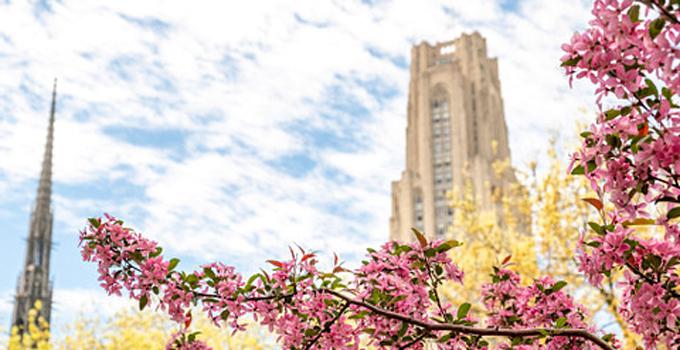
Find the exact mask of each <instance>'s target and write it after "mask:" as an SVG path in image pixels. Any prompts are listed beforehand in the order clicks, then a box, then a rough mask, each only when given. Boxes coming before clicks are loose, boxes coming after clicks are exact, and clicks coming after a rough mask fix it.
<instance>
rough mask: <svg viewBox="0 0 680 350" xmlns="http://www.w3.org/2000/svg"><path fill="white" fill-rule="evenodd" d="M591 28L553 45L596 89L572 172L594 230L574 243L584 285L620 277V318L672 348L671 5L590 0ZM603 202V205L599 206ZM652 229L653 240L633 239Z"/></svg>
mask: <svg viewBox="0 0 680 350" xmlns="http://www.w3.org/2000/svg"><path fill="white" fill-rule="evenodd" d="M593 16H594V19H593V20H592V21H591V22H590V27H589V28H588V29H586V30H585V31H584V32H582V33H576V34H574V36H573V37H572V39H571V42H570V43H568V44H564V45H563V46H562V48H563V50H564V51H565V52H566V55H565V56H564V57H563V58H562V66H563V67H565V70H566V73H567V75H568V76H569V81H570V84H571V81H572V79H574V78H576V79H588V80H590V82H592V83H593V84H595V85H596V95H597V102H598V107H599V108H600V110H601V113H600V115H599V117H598V119H597V121H596V122H595V123H594V124H593V125H591V126H590V128H589V129H588V130H587V131H585V132H583V133H582V134H581V136H583V138H584V141H583V145H582V147H581V149H580V150H579V151H578V152H577V153H576V154H574V156H573V165H572V167H573V169H572V173H573V174H583V175H585V176H586V177H587V178H588V179H589V180H590V183H591V186H592V188H593V190H595V192H596V193H597V194H598V197H599V198H598V199H593V200H592V201H591V204H593V203H594V206H595V207H596V208H597V210H598V211H599V212H600V214H601V216H602V222H601V223H590V224H589V225H590V227H591V228H592V233H591V234H589V235H587V236H586V235H584V237H583V238H582V239H581V244H580V248H579V256H578V260H579V262H580V266H581V270H582V271H583V272H584V273H585V274H586V276H587V277H588V279H589V280H590V281H591V283H593V284H595V285H600V283H601V282H602V280H603V279H604V278H611V277H610V276H612V271H613V270H616V269H624V270H626V275H625V278H624V281H623V282H622V283H621V284H620V287H621V288H622V289H621V293H622V302H621V313H622V314H623V315H625V316H627V317H628V321H629V322H630V324H631V327H632V329H633V330H634V331H636V332H638V333H639V334H641V335H642V336H643V337H644V339H645V342H646V346H647V347H649V348H655V347H656V346H657V344H659V343H665V344H666V346H668V347H670V348H676V347H678V346H679V345H680V342H679V340H678V333H680V325H679V324H678V323H677V322H676V318H677V315H678V310H677V304H678V299H679V298H680V294H679V293H678V291H677V290H676V289H677V287H678V285H679V284H678V283H679V281H678V275H677V272H676V268H677V266H676V265H677V264H678V263H680V227H679V224H678V222H677V220H674V219H675V218H676V217H680V207H679V206H678V204H680V183H679V181H680V113H679V109H678V105H676V102H677V101H678V98H677V96H676V95H677V92H678V91H680V74H679V73H680V71H679V70H678V69H679V68H678V67H679V66H680V49H679V47H680V21H679V19H680V4H678V3H677V2H674V1H658V0H653V1H648V2H639V1H637V2H634V1H633V0H596V1H595V4H594V8H593ZM606 202H608V203H611V207H608V206H607V205H606ZM640 225H656V227H658V228H660V231H662V232H660V234H659V235H656V236H653V237H649V236H648V235H641V234H639V229H638V226H640Z"/></svg>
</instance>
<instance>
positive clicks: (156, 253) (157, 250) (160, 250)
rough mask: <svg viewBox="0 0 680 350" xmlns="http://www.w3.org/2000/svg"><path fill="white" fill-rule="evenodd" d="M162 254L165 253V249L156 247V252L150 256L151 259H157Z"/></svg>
mask: <svg viewBox="0 0 680 350" xmlns="http://www.w3.org/2000/svg"><path fill="white" fill-rule="evenodd" d="M161 253H163V248H161V247H156V251H155V252H153V253H151V254H149V257H152V258H155V257H157V256H159V255H161Z"/></svg>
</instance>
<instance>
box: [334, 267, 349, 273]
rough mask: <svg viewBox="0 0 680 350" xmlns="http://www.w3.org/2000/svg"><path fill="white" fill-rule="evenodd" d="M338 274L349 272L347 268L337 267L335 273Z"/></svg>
mask: <svg viewBox="0 0 680 350" xmlns="http://www.w3.org/2000/svg"><path fill="white" fill-rule="evenodd" d="M338 272H349V270H347V269H346V268H344V267H342V266H336V267H335V268H334V269H333V273H338Z"/></svg>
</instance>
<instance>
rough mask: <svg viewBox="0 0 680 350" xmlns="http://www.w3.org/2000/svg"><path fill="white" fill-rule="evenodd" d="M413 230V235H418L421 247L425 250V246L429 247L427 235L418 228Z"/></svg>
mask: <svg viewBox="0 0 680 350" xmlns="http://www.w3.org/2000/svg"><path fill="white" fill-rule="evenodd" d="M411 230H413V233H414V234H415V235H416V238H417V239H418V242H420V246H421V247H423V248H425V246H427V239H426V238H425V235H424V234H423V233H422V232H420V231H418V229H417V228H413V227H412V228H411Z"/></svg>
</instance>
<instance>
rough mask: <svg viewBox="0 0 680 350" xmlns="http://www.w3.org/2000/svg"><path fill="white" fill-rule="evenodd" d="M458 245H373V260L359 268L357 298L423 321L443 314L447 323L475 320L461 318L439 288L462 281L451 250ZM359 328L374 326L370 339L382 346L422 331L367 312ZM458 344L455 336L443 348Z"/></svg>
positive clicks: (401, 343)
mask: <svg viewBox="0 0 680 350" xmlns="http://www.w3.org/2000/svg"><path fill="white" fill-rule="evenodd" d="M457 244H458V242H455V241H449V242H445V241H435V242H432V243H431V244H428V245H422V244H419V243H417V242H416V243H410V244H401V243H399V242H388V243H386V244H384V245H383V246H382V247H381V249H380V250H378V251H375V250H372V249H370V250H369V254H368V259H367V260H365V261H363V266H361V268H359V269H358V271H357V272H356V278H355V280H354V285H355V295H356V297H358V298H359V299H362V300H368V301H369V302H371V303H372V304H374V305H377V306H379V307H381V308H383V309H385V310H389V311H393V312H396V313H399V314H404V315H410V316H411V317H413V318H415V319H418V320H423V321H427V320H430V319H432V318H439V319H441V320H444V321H445V322H454V321H461V322H469V323H470V324H472V323H473V322H472V321H474V320H472V319H471V318H470V316H469V315H467V314H466V315H463V317H461V318H462V320H458V319H457V317H456V315H455V314H456V310H455V309H454V307H453V305H451V304H450V303H448V302H446V301H445V300H443V299H441V297H440V296H439V295H438V294H437V292H436V290H437V287H439V286H440V285H441V284H442V282H444V281H453V282H457V283H461V284H462V279H463V271H461V270H460V269H459V268H458V266H457V265H455V264H454V263H453V261H451V259H450V258H449V256H448V254H447V251H448V249H450V248H452V247H454V246H456V245H457ZM355 312H357V313H361V310H359V309H358V308H355ZM358 326H359V327H360V328H369V329H373V330H374V331H373V332H372V335H373V337H372V339H371V341H370V343H371V345H373V346H375V347H377V348H379V349H392V348H399V347H401V346H404V345H405V344H408V343H409V342H411V341H412V340H413V339H416V338H418V337H419V336H421V335H422V334H423V333H422V330H421V329H418V328H417V327H413V326H409V325H407V324H405V323H403V322H402V321H400V320H395V319H389V318H386V317H383V316H380V315H366V316H365V317H362V318H360V319H359V320H358ZM432 336H437V337H440V336H444V334H443V333H442V334H432ZM394 339H398V340H397V341H395V340H394ZM459 344H460V339H458V338H457V337H455V338H451V339H449V340H448V341H447V342H443V343H440V344H438V346H439V347H440V348H441V349H449V348H457V346H458V345H459ZM422 346H423V345H422V344H415V345H413V346H412V347H413V348H414V349H421V348H422Z"/></svg>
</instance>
